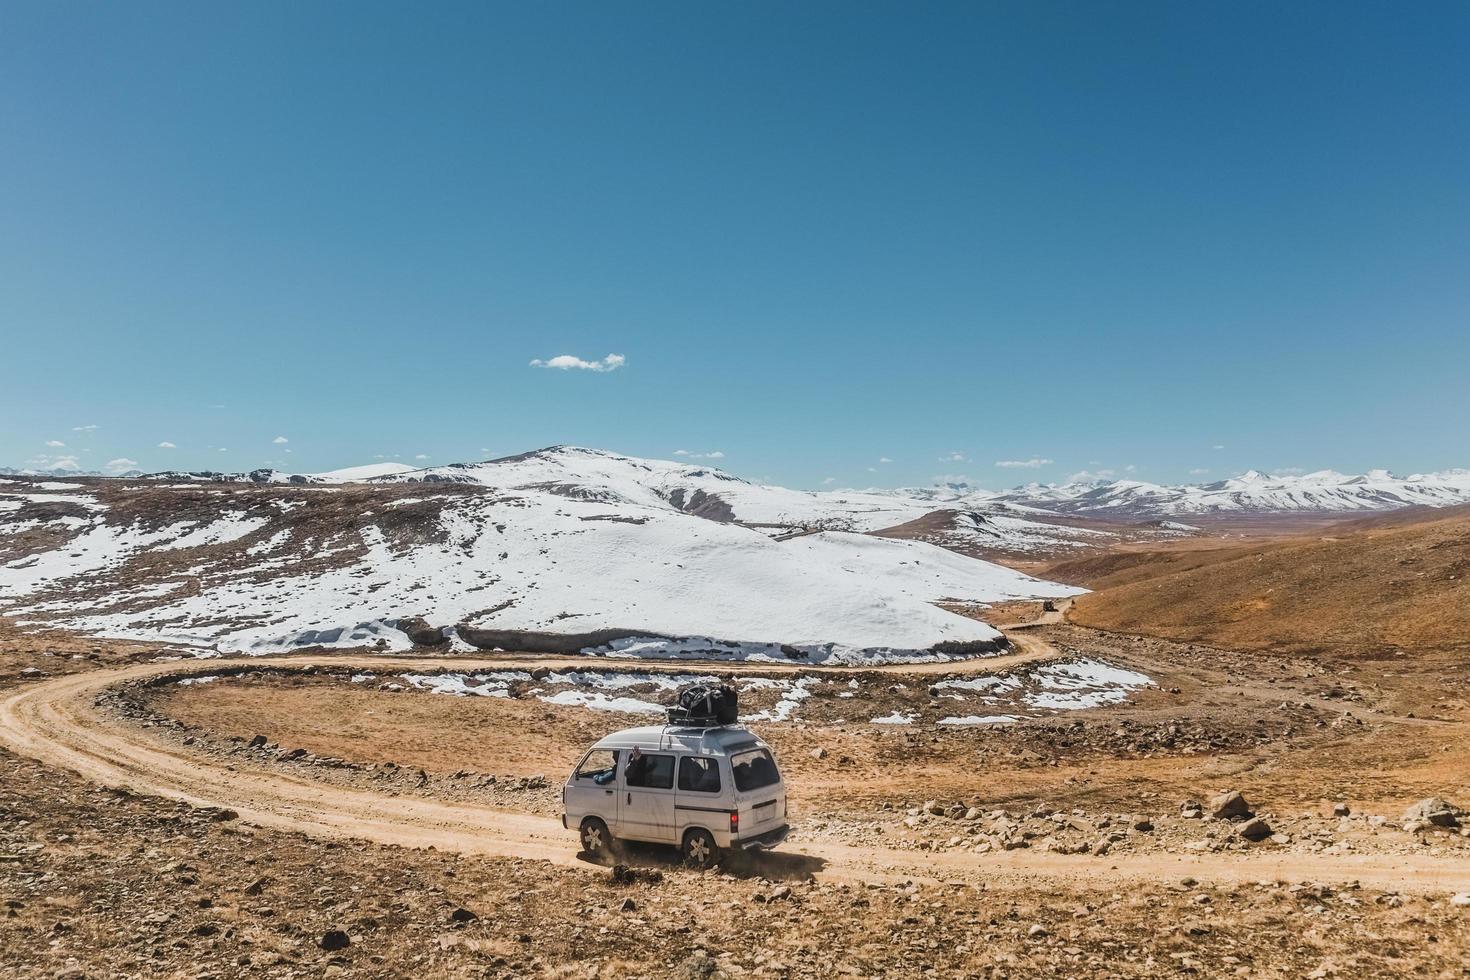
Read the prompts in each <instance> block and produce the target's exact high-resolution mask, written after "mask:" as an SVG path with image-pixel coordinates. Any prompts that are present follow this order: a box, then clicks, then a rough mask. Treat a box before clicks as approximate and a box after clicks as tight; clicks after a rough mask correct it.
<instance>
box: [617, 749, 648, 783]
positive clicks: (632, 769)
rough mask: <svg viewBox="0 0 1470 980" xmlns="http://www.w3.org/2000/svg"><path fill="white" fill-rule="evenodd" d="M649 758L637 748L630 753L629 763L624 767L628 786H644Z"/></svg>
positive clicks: (624, 777) (625, 780)
mask: <svg viewBox="0 0 1470 980" xmlns="http://www.w3.org/2000/svg"><path fill="white" fill-rule="evenodd" d="M647 772H648V759H647V757H645V756H644V754H643V753H642V752H641V751H639V750H638V749H637V748H634V749H633V751H632V752H631V753H630V754H629V755H628V765H627V767H626V768H625V769H623V782H624V783H625V784H627V785H628V786H642V785H644V784H645V783H646V782H647V780H646V779H645V778H644V777H645V776H646V775H647Z"/></svg>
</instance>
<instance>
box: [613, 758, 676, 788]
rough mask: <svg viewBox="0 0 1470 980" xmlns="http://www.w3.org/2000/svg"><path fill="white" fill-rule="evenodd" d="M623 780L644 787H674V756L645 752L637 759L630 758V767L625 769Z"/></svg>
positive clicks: (628, 783) (631, 784)
mask: <svg viewBox="0 0 1470 980" xmlns="http://www.w3.org/2000/svg"><path fill="white" fill-rule="evenodd" d="M623 782H624V783H626V784H627V785H629V786H641V787H643V788H644V789H673V788H674V757H673V756H671V755H649V754H648V753H647V752H644V753H642V754H641V755H639V756H638V758H636V759H629V760H628V768H627V769H625V770H624V771H623Z"/></svg>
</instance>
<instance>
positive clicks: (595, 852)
mask: <svg viewBox="0 0 1470 980" xmlns="http://www.w3.org/2000/svg"><path fill="white" fill-rule="evenodd" d="M612 847H613V838H612V833H611V831H609V830H608V829H607V824H605V823H603V822H602V821H601V820H599V819H598V818H597V817H588V818H587V819H586V820H583V821H582V850H584V851H586V852H587V853H588V854H590V855H592V856H593V857H594V858H605V857H607V856H608V855H610V854H612Z"/></svg>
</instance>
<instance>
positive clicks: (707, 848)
mask: <svg viewBox="0 0 1470 980" xmlns="http://www.w3.org/2000/svg"><path fill="white" fill-rule="evenodd" d="M719 857H720V849H719V847H718V846H716V844H715V839H714V837H713V836H712V835H711V834H710V832H709V831H708V830H700V829H699V828H697V827H696V828H695V829H693V830H691V831H689V833H687V834H685V835H684V863H685V864H687V865H689V867H691V868H699V869H700V870H703V869H705V868H710V867H713V866H714V863H715V861H717V860H719Z"/></svg>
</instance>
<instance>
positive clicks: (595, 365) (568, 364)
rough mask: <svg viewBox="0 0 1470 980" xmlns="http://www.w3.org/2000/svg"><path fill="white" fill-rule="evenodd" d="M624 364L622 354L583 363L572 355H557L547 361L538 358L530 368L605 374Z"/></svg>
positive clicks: (625, 359) (626, 360) (624, 358)
mask: <svg viewBox="0 0 1470 980" xmlns="http://www.w3.org/2000/svg"><path fill="white" fill-rule="evenodd" d="M626 363H628V359H627V358H626V357H624V356H623V355H622V354H609V355H607V356H606V357H604V358H603V359H602V360H600V361H584V360H582V359H581V358H580V357H577V356H575V355H572V354H558V355H556V356H555V357H553V358H549V359H547V360H542V359H541V358H539V357H538V358H536V359H535V360H534V361H532V362H531V367H534V368H555V369H556V370H558V371H597V372H603V373H605V372H607V371H616V370H617V369H618V368H620V367H622V366H623V365H624V364H626Z"/></svg>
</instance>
